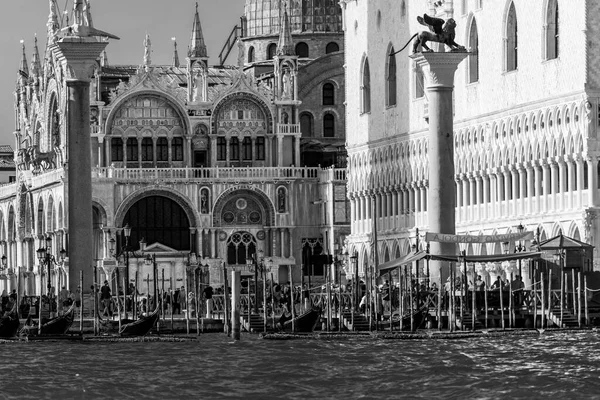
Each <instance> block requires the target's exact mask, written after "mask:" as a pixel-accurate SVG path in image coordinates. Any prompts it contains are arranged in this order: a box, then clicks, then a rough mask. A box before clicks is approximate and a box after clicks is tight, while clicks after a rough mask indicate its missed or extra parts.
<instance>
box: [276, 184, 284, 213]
mask: <svg viewBox="0 0 600 400" xmlns="http://www.w3.org/2000/svg"><path fill="white" fill-rule="evenodd" d="M285 209H286V191H285V189H284V188H282V187H280V188H279V189H277V212H278V213H284V212H285Z"/></svg>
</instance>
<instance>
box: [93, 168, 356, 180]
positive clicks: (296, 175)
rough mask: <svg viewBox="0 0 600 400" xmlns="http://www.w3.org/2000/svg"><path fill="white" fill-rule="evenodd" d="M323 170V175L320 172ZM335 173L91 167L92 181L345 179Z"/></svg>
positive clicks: (274, 169)
mask: <svg viewBox="0 0 600 400" xmlns="http://www.w3.org/2000/svg"><path fill="white" fill-rule="evenodd" d="M324 171H325V172H324ZM340 171H343V172H336V171H335V170H333V171H331V172H329V171H328V170H322V169H321V168H308V167H214V168H212V167H211V168H114V167H102V168H94V169H93V172H92V176H93V178H96V179H102V178H105V179H118V180H126V181H127V180H130V181H136V180H140V181H146V180H155V179H167V180H209V181H211V182H212V181H216V180H233V181H244V180H252V181H261V180H291V179H315V180H317V179H323V178H324V176H323V175H322V174H323V173H329V174H333V177H334V178H335V179H336V180H341V179H342V178H343V177H344V176H345V170H340Z"/></svg>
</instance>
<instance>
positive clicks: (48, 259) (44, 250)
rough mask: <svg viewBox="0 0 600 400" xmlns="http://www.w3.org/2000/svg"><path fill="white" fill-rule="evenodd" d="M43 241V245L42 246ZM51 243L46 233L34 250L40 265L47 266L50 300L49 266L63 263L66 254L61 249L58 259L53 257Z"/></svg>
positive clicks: (49, 295)
mask: <svg viewBox="0 0 600 400" xmlns="http://www.w3.org/2000/svg"><path fill="white" fill-rule="evenodd" d="M44 242H45V247H44ZM51 245H52V238H51V237H50V235H47V236H46V237H45V239H44V240H40V248H39V249H38V250H37V251H36V253H37V256H38V260H39V261H40V266H41V267H42V268H43V267H44V264H45V265H46V267H47V271H48V283H47V289H48V298H49V299H48V301H50V297H51V293H50V291H51V289H52V281H51V277H50V267H51V266H52V265H57V266H59V265H61V264H62V263H64V261H65V257H66V255H67V251H66V250H65V249H62V250H61V251H60V252H59V258H58V260H57V259H56V258H55V257H54V255H53V254H52V253H51V248H50V246H51ZM2 263H3V264H4V260H3V261H2ZM50 312H52V310H50Z"/></svg>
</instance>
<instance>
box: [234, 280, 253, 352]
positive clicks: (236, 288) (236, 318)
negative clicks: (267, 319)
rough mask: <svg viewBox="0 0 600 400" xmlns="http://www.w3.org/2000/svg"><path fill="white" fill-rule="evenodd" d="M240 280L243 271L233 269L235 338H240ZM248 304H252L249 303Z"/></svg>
mask: <svg viewBox="0 0 600 400" xmlns="http://www.w3.org/2000/svg"><path fill="white" fill-rule="evenodd" d="M240 281H241V272H240V271H231V323H232V325H233V339H234V340H240V287H241V282H240ZM248 306H250V304H249V303H248ZM248 323H250V321H248Z"/></svg>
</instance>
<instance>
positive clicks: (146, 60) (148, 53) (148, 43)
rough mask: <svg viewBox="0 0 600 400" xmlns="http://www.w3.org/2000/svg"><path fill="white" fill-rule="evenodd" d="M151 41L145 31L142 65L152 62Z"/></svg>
mask: <svg viewBox="0 0 600 400" xmlns="http://www.w3.org/2000/svg"><path fill="white" fill-rule="evenodd" d="M151 54H152V42H151V41H150V35H149V34H147V33H146V38H145V39H144V65H145V66H149V65H150V64H152V56H151Z"/></svg>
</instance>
